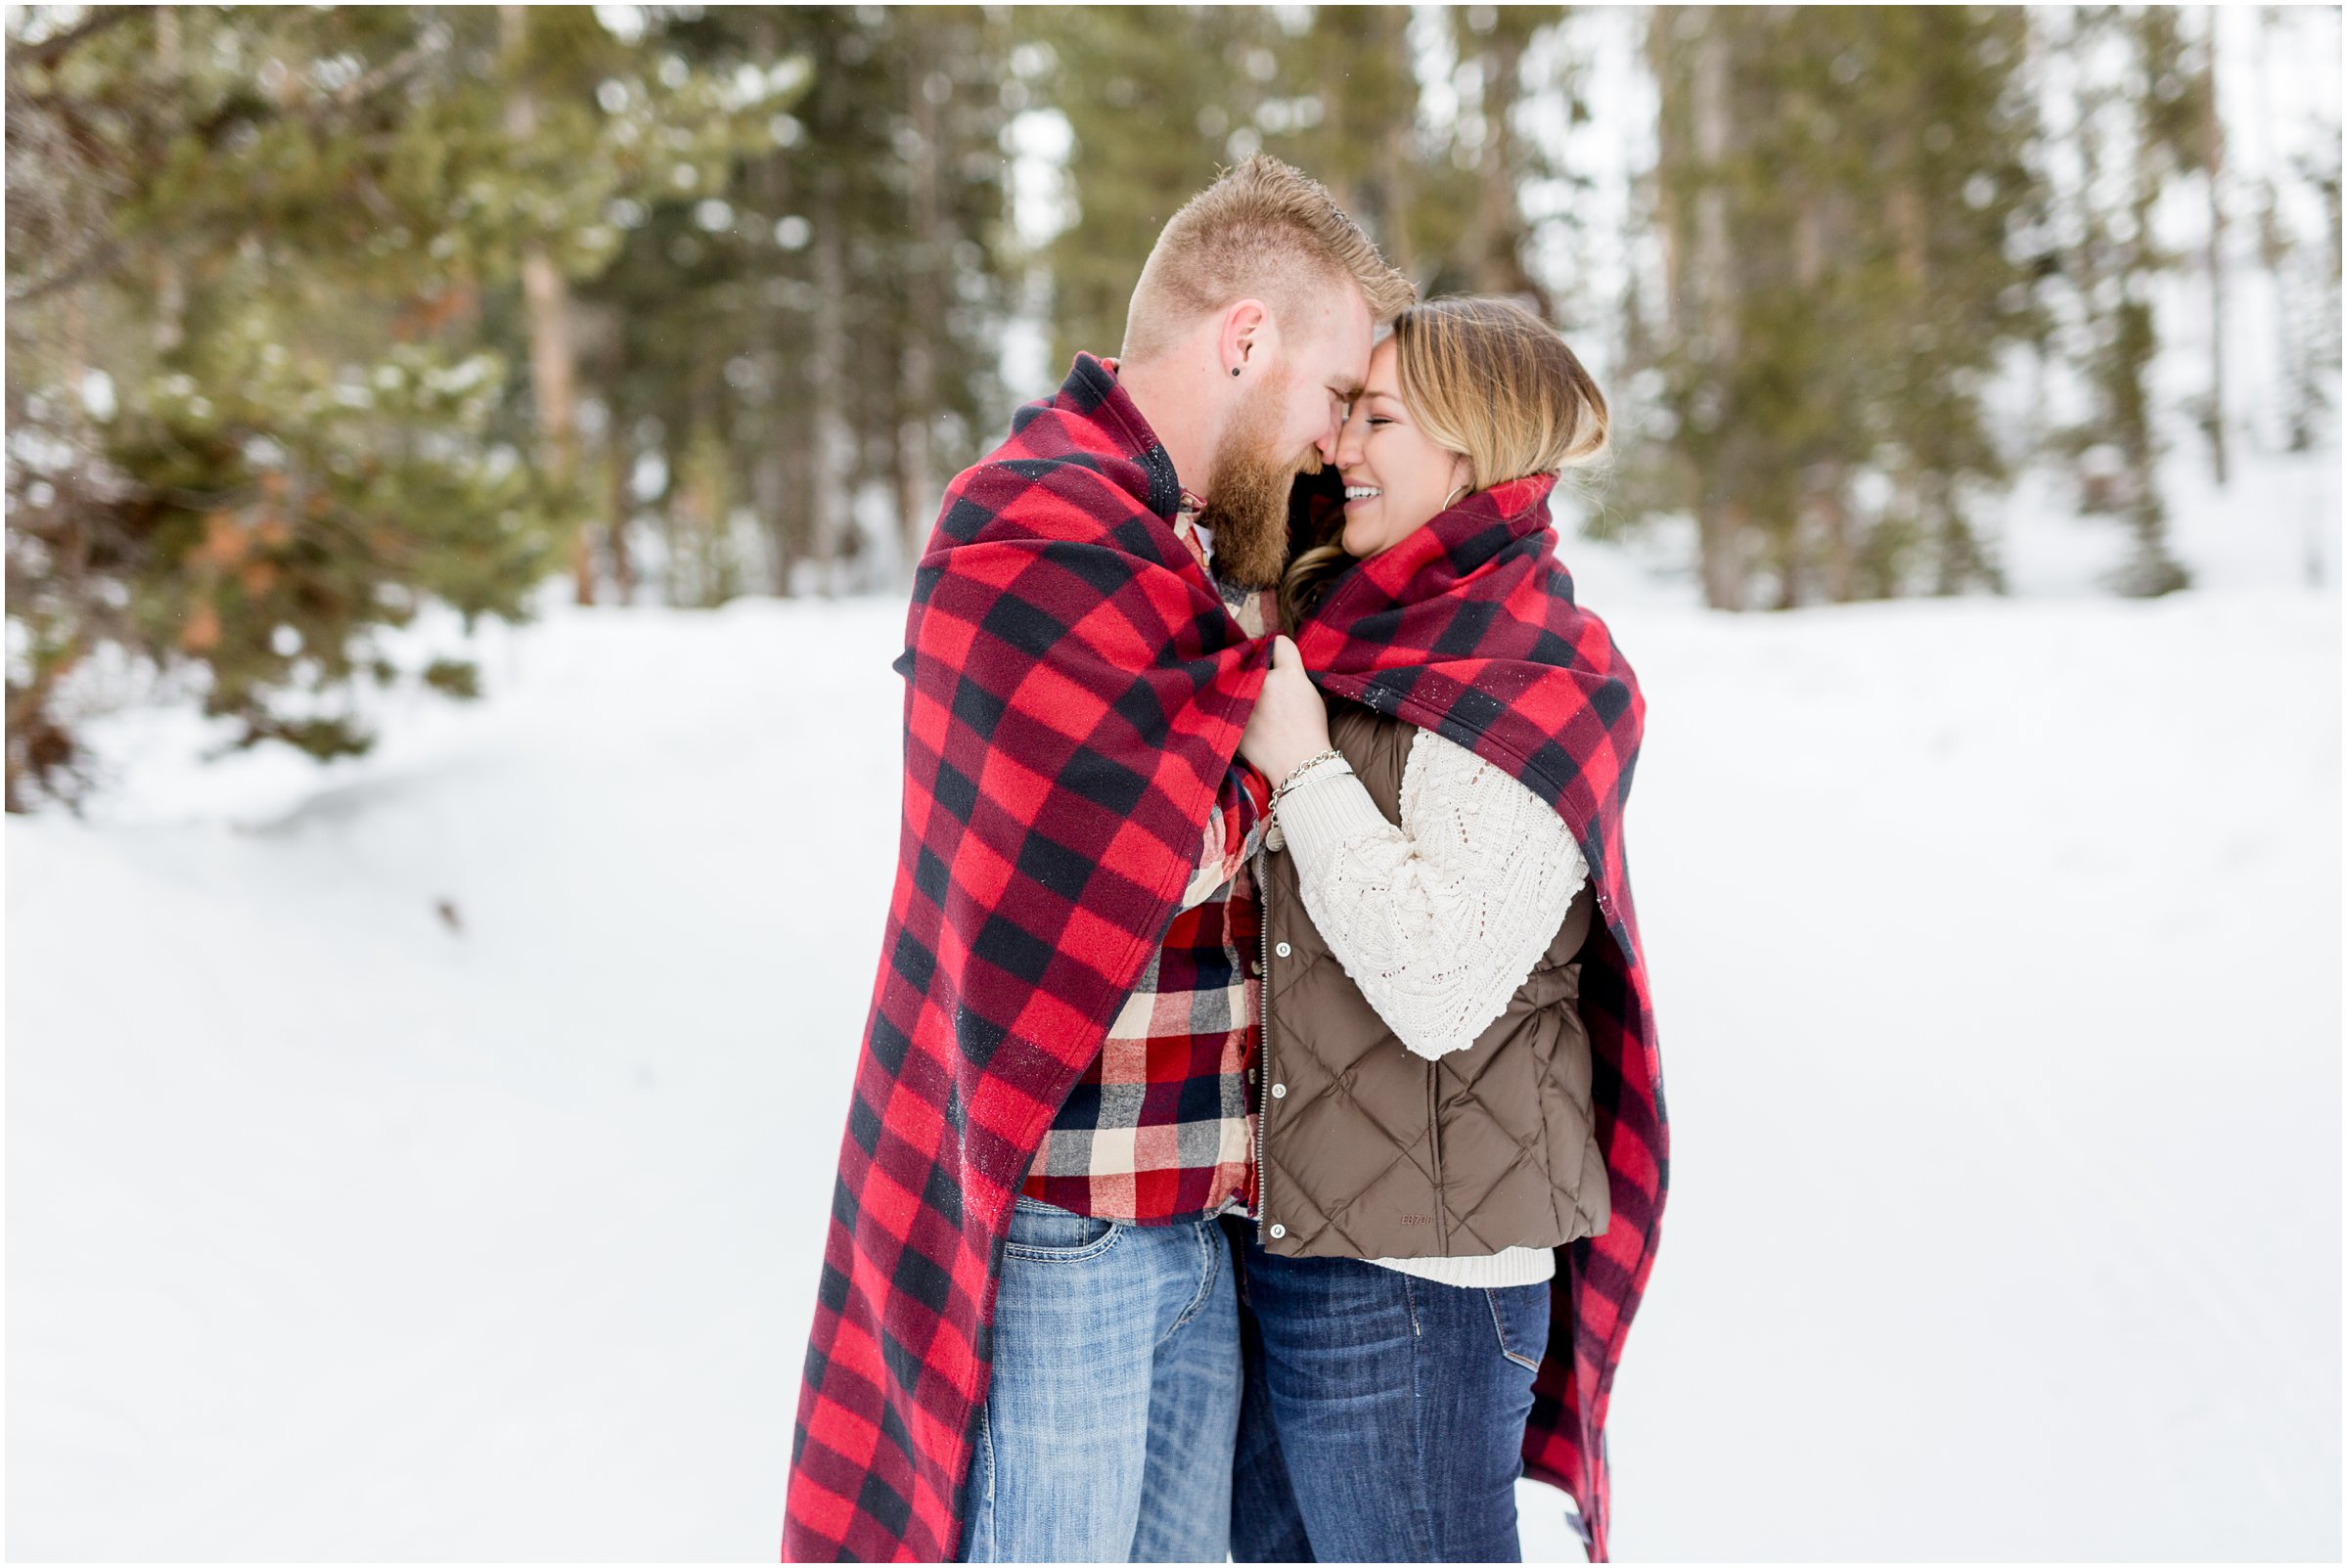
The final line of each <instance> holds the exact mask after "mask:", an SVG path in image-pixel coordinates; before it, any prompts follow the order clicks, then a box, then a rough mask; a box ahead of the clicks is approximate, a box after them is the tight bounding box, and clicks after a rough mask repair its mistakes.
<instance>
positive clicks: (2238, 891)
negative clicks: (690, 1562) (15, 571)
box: [6, 458, 2341, 1560]
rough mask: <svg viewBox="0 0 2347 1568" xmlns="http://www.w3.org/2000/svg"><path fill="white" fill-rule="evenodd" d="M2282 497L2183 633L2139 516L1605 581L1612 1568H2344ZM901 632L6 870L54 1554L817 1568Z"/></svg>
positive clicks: (577, 687) (240, 780) (2334, 1258)
mask: <svg viewBox="0 0 2347 1568" xmlns="http://www.w3.org/2000/svg"><path fill="white" fill-rule="evenodd" d="M2323 461H2324V462H2326V463H2327V462H2335V458H2325V459H2324V460H2323ZM2277 471H2279V470H2277ZM2310 474H2311V475H2312V476H2311V477H2309V475H2310ZM2259 482H2262V483H2265V484H2267V485H2269V486H2270V487H2271V486H2281V487H2282V489H2281V490H2278V491H2272V492H2271V493H2261V496H2262V499H2258V500H2256V501H2255V504H2254V505H2250V504H2249V503H2246V502H2244V503H2240V504H2237V505H2236V506H2234V508H2233V509H2232V510H2231V512H2230V515H2231V516H2232V517H2234V519H2236V521H2235V523H2234V524H2233V525H2231V526H2232V532H2233V533H2234V534H2236V535H2239V536H2240V537H2234V538H2230V539H2226V538H2220V537H2219V536H2220V535H2221V534H2223V533H2224V530H2222V529H2218V528H2216V526H2215V525H2214V524H2209V523H2202V522H2194V521H2193V520H2192V518H2190V517H2185V518H2182V519H2180V525H2179V537H2180V541H2181V542H2182V543H2183V544H2184V545H2185V546H2187V547H2189V548H2188V556H2189V558H2190V559H2193V560H2194V561H2195V564H2198V565H2201V566H2202V568H2203V570H2202V581H2203V582H2204V583H2206V584H2207V585H2208V586H2206V587H2204V588H2203V589H2200V590H2197V591H2195V592H2192V593H2188V594H2184V595H2179V596H2175V597H2173V598H2170V599H2167V600H2164V601H2159V602H2154V603H2148V604H2133V603H2120V602H2115V601H2111V600H2108V599H2104V598H2100V597H2097V596H2095V595H2093V594H2091V593H2089V592H2087V591H2086V583H2087V582H2088V580H2089V576H2090V573H2089V572H2088V569H2087V567H2088V565H2089V564H2091V563H2093V562H2096V561H2099V560H2105V559H2108V558H2110V557H2111V556H2112V553H2113V549H2114V535H2115V529H2114V528H2113V526H2112V525H2111V524H2109V523H2108V522H2097V523H2092V524H2085V523H2081V524H2075V525H2064V526H2067V527H2068V528H2069V530H2070V531H2069V532H2066V533H2065V532H2063V531H2062V528H2061V527H2057V526H2056V525H2054V524H2052V523H2047V522H2044V521H2042V520H2041V521H2040V522H2038V523H2036V524H2033V527H2032V531H2031V532H2030V534H2029V538H2028V542H2027V547H2026V548H2025V549H2023V548H2021V547H2020V542H2019V541H2014V544H2015V555H2016V559H2017V560H2019V562H2020V565H2021V566H2022V567H2024V568H2026V569H2025V570H2023V571H2022V573H2021V575H2022V576H2023V577H2024V578H2025V579H2028V580H2029V581H2030V582H2031V583H2033V584H2035V585H2036V586H2038V587H2039V588H2040V589H2041V590H2042V591H2041V592H2039V593H2037V594H2036V595H2035V596H2034V597H2028V598H2020V599H2015V600H2011V601H1992V600H1985V599H1971V600H1962V601H1954V602H1927V603H1907V604H1897V605H1859V606H1848V607H1841V608H1831V609H1820V610H1811V611H1804V612H1801V613H1799V614H1794V615H1783V616H1766V615H1753V616H1742V617H1734V616H1721V615H1712V614H1708V613H1705V612H1703V611H1700V610H1698V609H1695V608H1693V607H1692V606H1691V605H1688V604H1687V602H1686V600H1685V592H1684V589H1683V588H1681V587H1677V586H1660V585H1657V584H1656V583H1654V582H1653V581H1652V580H1651V579H1649V578H1647V576H1645V575H1643V574H1642V573H1641V572H1640V570H1639V569H1638V568H1637V566H1636V565H1635V563H1633V562H1632V561H1631V560H1629V559H1628V558H1626V557H1624V556H1620V555H1616V554H1607V553H1601V552H1597V551H1595V550H1593V549H1592V548H1591V547H1588V546H1586V545H1581V544H1568V546H1567V553H1568V559H1570V560H1573V561H1574V562H1575V563H1576V564H1577V565H1578V566H1579V567H1580V575H1581V578H1582V583H1583V598H1584V601H1585V602H1586V603H1588V604H1590V605H1593V606H1594V607H1596V608H1597V609H1599V610H1600V611H1601V612H1602V613H1604V614H1605V615H1606V616H1607V617H1608V619H1609V620H1610V621H1611V622H1612V624H1613V625H1614V627H1615V630H1616V633H1617V635H1618V636H1619V638H1620V640H1621V642H1622V644H1623V646H1624V648H1625V649H1626V650H1627V651H1628V652H1629V654H1630V656H1631V658H1632V660H1633V662H1634V663H1635V664H1636V665H1637V667H1638V669H1639V671H1640V673H1641V675H1642V677H1643V680H1644V682H1645V686H1646V690H1647V696H1648V701H1649V713H1648V735H1647V750H1646V754H1645V757H1644V759H1643V760H1642V762H1641V765H1640V768H1639V773H1638V785H1637V791H1636V795H1635V797H1634V800H1633V802H1632V806H1631V811H1630V816H1629V819H1628V839H1629V844H1630V854H1631V864H1632V867H1633V870H1634V874H1635V879H1636V887H1637V891H1638V898H1639V906H1640V911H1641V915H1642V918H1643V920H1644V923H1645V927H1646V933H1647V951H1648V955H1649V958H1650V961H1651V963H1652V966H1653V970H1654V983H1655V991H1656V998H1657V1004H1658V1007H1659V1009H1660V1022H1661V1028H1662V1043H1663V1061H1664V1068H1665V1075H1666V1089H1667V1094H1668V1101H1669V1106H1670V1109H1671V1112H1672V1131H1673V1143H1674V1154H1675V1157H1674V1160H1673V1169H1672V1175H1673V1182H1672V1193H1671V1199H1670V1207H1669V1210H1668V1213H1667V1216H1666V1219H1665V1221H1664V1230H1663V1241H1662V1246H1661V1251H1660V1255H1659V1259H1658V1262H1657V1264H1656V1267H1655V1272H1654V1276H1653V1280H1652V1285H1651V1289H1650V1292H1649V1295H1648V1297H1647V1305H1646V1307H1645V1310H1644V1315H1643V1316H1642V1318H1641V1320H1640V1322H1639V1324H1638V1326H1637V1327H1636V1328H1635V1329H1634V1330H1633V1333H1632V1336H1631V1340H1630V1344H1629V1349H1628V1355H1627V1359H1626V1362H1625V1364H1624V1368H1623V1371H1622V1373H1621V1376H1620V1380H1619V1382H1618V1384H1617V1386H1616V1391H1615V1404H1614V1416H1613V1426H1612V1436H1611V1447H1612V1455H1613V1459H1614V1464H1615V1471H1616V1473H1615V1482H1614V1488H1615V1498H1614V1501H1615V1508H1616V1514H1617V1519H1616V1525H1615V1538H1614V1546H1615V1551H1616V1555H1617V1556H1619V1557H1621V1558H1623V1559H1625V1560H1639V1559H1657V1558H1683V1559H1684V1558H1720V1557H1731V1558H1761V1559H1790V1558H1861V1557H1864V1558H1895V1559H1918V1558H1932V1559H1947V1558H2163V1559H2177V1558H2216V1557H2223V1558H2324V1557H2329V1558H2335V1557H2337V1556H2338V1554H2339V1552H2340V1547H2341V1542H2340V1453H2339V1438H2340V1402H2339V1393H2340V1366H2339V1348H2340V1338H2339V1329H2340V1299H2339V1288H2340V1269H2339V1265H2340V1254H2339V1242H2340V1211H2339V1192H2340V1121H2339V1105H2340V1081H2339V1068H2340V1039H2341V1035H2340V1025H2341V1018H2340V970H2339V955H2340V936H2341V932H2340V840H2339V824H2340V778H2339V763H2340V740H2341V736H2340V688H2339V681H2340V662H2339V659H2340V641H2339V640H2340V622H2339V604H2338V597H2337V590H2336V588H2335V586H2332V587H2324V588H2317V589H2308V588H2303V587H2299V586H2296V585H2295V584H2296V582H2297V569H2298V568H2297V564H2296V562H2297V560H2298V558H2299V555H2300V554H2302V553H2303V552H2302V548H2301V546H2302V541H2303V539H2304V538H2305V537H2306V536H2307V534H2308V532H2309V530H2308V528H2307V527H2306V525H2305V522H2304V517H2305V515H2306V514H2305V510H2304V509H2305V507H2306V506H2308V505H2310V504H2311V505H2314V506H2317V507H2327V509H2328V510H2327V512H2326V513H2318V514H2316V515H2317V516H2318V517H2319V518H2320V517H2324V516H2327V517H2328V518H2329V519H2330V521H2329V522H2328V524H2327V526H2320V527H2316V528H2314V529H2313V530H2312V532H2313V533H2314V535H2315V536H2316V537H2317V538H2318V539H2319V542H2320V543H2321V546H2322V550H2323V552H2324V556H2325V559H2326V560H2327V561H2328V562H2329V564H2328V567H2327V576H2326V579H2325V580H2326V581H2327V582H2328V583H2331V584H2334V585H2335V583H2336V581H2337V565H2336V561H2337V556H2336V550H2337V527H2336V520H2335V519H2336V515H2337V505H2338V499H2337V498H2338V491H2337V483H2336V476H2335V472H2328V473H2326V472H2324V471H2323V470H2314V469H2306V468H2302V469H2299V470H2289V471H2288V472H2287V473H2285V474H2284V475H2283V476H2282V477H2279V478H2278V477H2274V476H2273V475H2272V474H2269V475H2267V476H2266V477H2265V478H2264V479H2262V480H2260V481H2259ZM2293 485H2294V486H2298V487H2299V488H2298V489H2297V490H2290V489H2288V487H2289V486H2293ZM2276 496H2279V500H2278V499H2275V497H2276ZM2242 518H2247V519H2249V520H2248V521H2247V522H2246V523H2243V522H2240V521H2239V520H2238V519H2242ZM2259 528H2263V529H2264V530H2265V531H2266V533H2269V534H2272V535H2274V537H2272V538H2263V537H2261V536H2257V530H2258V529H2259ZM2195 529H2198V530H2199V531H2198V532H2195ZM2065 541H2066V542H2065ZM902 620H903V617H902V610H901V607H900V606H898V605H894V604H889V603H880V602H864V603H842V604H837V605H822V604H791V605H784V604H777V603H772V602H745V603H740V604H737V605H733V606H730V607H728V608H726V609H724V610H720V611H715V612H708V613H694V612H678V611H670V610H664V609H657V608H643V609H633V610H610V609H606V610H597V611H592V612H578V611H570V610H562V609H559V608H558V609H556V610H555V611H554V612H553V613H551V614H550V616H549V618H548V619H547V620H546V621H545V622H544V623H543V624H541V625H538V626H534V627H531V628H528V629H525V630H522V631H519V632H517V633H494V634H489V635H486V636H485V637H484V643H485V645H486V650H487V654H488V656H487V658H486V661H485V668H484V676H485V681H486V685H487V687H488V688H489V691H490V696H489V698H488V699H487V700H486V701H484V702H482V703H480V704H478V705H475V706H472V707H453V706H444V705H438V704H436V703H427V704H420V705H418V706H417V707H415V708H414V709H413V710H403V711H395V712H393V713H392V714H391V715H390V719H389V722H388V725H387V728H386V734H385V739H384V744H383V746H382V748H381V750H380V752H379V754H378V755H376V756H374V757H371V758H367V759H364V760H362V761H359V762H355V763H349V764H342V765H338V766H337V767H335V768H333V769H329V770H317V769H314V768H311V767H310V766H309V765H307V764H305V763H300V762H297V761H295V760H294V759H292V758H289V757H283V756H270V755H266V754H261V755H251V756H245V757H239V758H234V759H231V760H230V761H228V762H225V763H222V764H218V765H214V766H210V767H198V766H196V765H195V764H194V763H193V762H192V761H190V760H189V758H190V754H191V739H192V737H193V734H194V721H193V720H192V719H190V718H189V717H188V716H187V715H186V714H185V713H184V712H172V713H163V714H135V713H134V714H129V715H125V716H124V717H122V718H120V719H118V720H115V721H112V722H110V723H109V724H107V725H104V726H101V727H100V728H99V730H98V732H97V733H98V734H99V736H100V739H101V740H102V743H103V745H104V746H105V748H106V752H107V755H108V757H109V758H110V759H111V762H112V764H113V768H114V773H115V777H114V779H113V786H112V788H111V789H110V791H109V793H108V794H107V795H106V796H105V797H103V799H102V800H101V801H100V802H99V803H98V804H97V806H96V807H95V808H94V809H93V811H92V814H91V817H90V819H89V820H88V821H86V822H75V821H74V820H72V819H70V818H68V817H66V816H64V815H62V814H60V815H51V816H44V817H40V818H36V819H32V820H11V821H10V822H9V823H8V825H7V829H6V850H7V861H8V864H7V887H8V902H7V913H8V950H7V957H8V980H9V986H8V992H7V1025H8V1054H7V1069H8V1075H7V1091H8V1095H7V1135H8V1146H7V1176H8V1186H7V1263H8V1291H7V1309H8V1311H7V1351H8V1363H7V1370H8V1383H7V1436H8V1452H7V1461H8V1468H7V1482H8V1488H7V1498H8V1504H9V1506H8V1515H7V1543H6V1545H7V1549H8V1552H9V1554H10V1555H11V1556H13V1557H33V1558H81V1559H89V1558H109V1557H113V1558H120V1557H131V1558H174V1559H210V1558H244V1559H267V1558H321V1559H351V1558H429V1559H441V1558H597V1559H616V1558H737V1559H760V1560H770V1559H771V1557H772V1554H773V1552H774V1550H775V1548H776V1546H777V1543H778V1540H779V1534H780V1516H781V1507H782V1497H783V1486H784V1477H785V1471H786V1466H787V1457H788V1453H789V1445H790V1425H791V1418H792V1415H793V1412H794V1411H795V1408H796V1398H797V1387H798V1372H799V1366H800V1358H801V1355H802V1353H803V1350H804V1346H805V1336H806V1326H807V1322H808V1318H809V1315H810V1313H811V1311H812V1307H813V1300H814V1290H815V1278H816V1267H817V1258H818V1255H819V1250H820V1240H821V1234H822V1226H823V1222H824V1217H825V1210H826V1199H827V1196H828V1192H829V1184H830V1181H831V1172H832V1166H833V1160H834V1155H835V1150H836V1147H837V1143H838V1138H839V1132H840V1128H841V1125H842V1121H843V1117H844V1113H845V1107H846V1095H847V1084H848V1078H849V1073H850V1069H851V1066H852V1063H853V1060H854V1055H855V1052H856V1045H857V1038H858V1033H859V1030H860V1029H861V1026H862V1022H863V1018H864V1013H865V1008H866V1004H867V1002H868V999H869V988H870V985H871V982H872V978H873V974H874V970H875V967H876V964H877V963H878V959H879V944H880V933H881V927H882V922H883V918H884V915H885V909H886V901H887V896H888V889H889V881H890V876H891V873H892V869H893V857H894V849H895V832H896V810H897V799H896V758H897V755H898V736H897V728H896V727H897V720H898V714H899V683H898V680H897V677H896V676H895V675H894V674H893V673H891V671H890V670H889V668H888V661H889V659H890V658H891V657H892V656H893V655H894V654H895V652H896V651H897V649H898V646H899V645H898V637H899V635H900V633H901V630H902ZM443 909H444V910H445V913H443ZM1522 1497H1523V1501H1524V1504H1525V1542H1526V1547H1527V1554H1528V1555H1529V1556H1531V1557H1533V1558H1535V1559H1539V1558H1543V1557H1545V1558H1548V1559H1551V1560H1578V1558H1579V1555H1580V1553H1579V1549H1578V1546H1577V1545H1576V1544H1575V1543H1574V1541H1573V1539H1572V1537H1571V1536H1570V1534H1569V1533H1568V1531H1567V1529H1566V1527H1565V1523H1564V1515H1563V1504H1562V1501H1561V1497H1560V1495H1559V1494H1557V1493H1555V1492H1552V1491H1549V1490H1547V1489H1545V1488H1542V1487H1539V1486H1537V1485H1534V1484H1531V1483H1526V1484H1525V1485H1524V1488H1523V1494H1522Z"/></svg>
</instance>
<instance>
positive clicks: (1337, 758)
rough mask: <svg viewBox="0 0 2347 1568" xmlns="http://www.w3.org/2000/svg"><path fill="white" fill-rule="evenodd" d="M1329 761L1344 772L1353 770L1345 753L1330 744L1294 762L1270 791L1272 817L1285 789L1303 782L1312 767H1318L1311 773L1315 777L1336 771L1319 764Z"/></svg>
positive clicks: (1275, 813)
mask: <svg viewBox="0 0 2347 1568" xmlns="http://www.w3.org/2000/svg"><path fill="white" fill-rule="evenodd" d="M1331 761H1332V762H1334V763H1336V764H1337V767H1339V768H1342V769H1343V771H1345V772H1346V773H1350V772H1352V771H1353V765H1352V764H1351V763H1350V762H1347V761H1346V760H1345V755H1344V753H1343V752H1342V751H1339V750H1337V749H1336V747H1334V746H1331V747H1330V748H1329V749H1328V750H1326V751H1322V752H1317V753H1315V754H1314V755H1312V756H1309V757H1306V758H1305V759H1304V760H1303V761H1301V762H1299V763H1297V764H1296V765H1295V766H1294V767H1292V768H1290V769H1288V770H1287V777H1286V778H1285V779H1283V780H1281V781H1280V782H1279V784H1277V785H1276V786H1275V787H1274V788H1273V789H1272V792H1271V813H1272V815H1273V816H1274V817H1277V816H1278V815H1279V812H1280V801H1281V799H1282V797H1283V796H1285V795H1286V793H1287V791H1288V790H1290V789H1292V788H1294V787H1295V786H1296V785H1297V784H1302V783H1304V782H1305V777H1304V776H1305V775H1306V774H1311V773H1313V770H1314V769H1319V770H1320V771H1319V773H1318V774H1313V776H1314V777H1316V778H1317V777H1319V776H1320V774H1329V773H1334V772H1336V771H1337V769H1336V768H1322V767H1321V764H1322V763H1324V762H1331Z"/></svg>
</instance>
